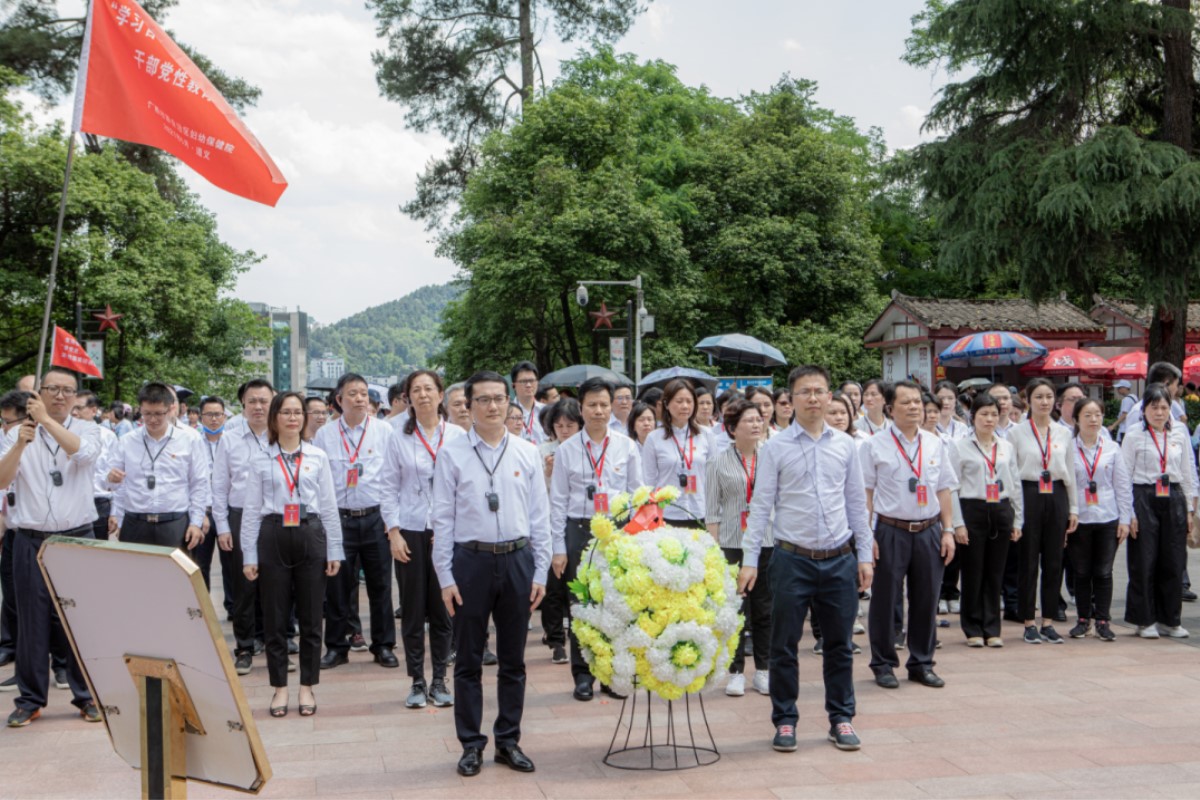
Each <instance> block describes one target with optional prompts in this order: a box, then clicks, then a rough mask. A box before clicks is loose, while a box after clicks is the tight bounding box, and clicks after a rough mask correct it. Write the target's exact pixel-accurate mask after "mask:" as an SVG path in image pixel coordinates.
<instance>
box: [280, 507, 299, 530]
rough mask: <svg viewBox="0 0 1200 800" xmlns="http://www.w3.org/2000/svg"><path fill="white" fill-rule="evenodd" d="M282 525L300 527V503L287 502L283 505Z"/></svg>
mask: <svg viewBox="0 0 1200 800" xmlns="http://www.w3.org/2000/svg"><path fill="white" fill-rule="evenodd" d="M283 527H285V528H298V527H300V504H299V503H287V504H285V505H284V507H283Z"/></svg>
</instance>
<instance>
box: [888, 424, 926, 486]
mask: <svg viewBox="0 0 1200 800" xmlns="http://www.w3.org/2000/svg"><path fill="white" fill-rule="evenodd" d="M888 432H889V433H891V434H892V441H894V442H895V443H896V449H897V450H899V451H900V455H902V456H904V460H905V461H907V462H908V468H909V469H911V470H912V473H913V475H916V476H917V478H918V479H920V477H921V448H922V447H923V446H924V442H922V441H921V432H920V431H917V462H916V464H914V463H913V460H912V459H911V458H909V457H908V451H906V450H905V449H904V445H902V444H900V439H899V438H898V437H897V436H896V432H895V431H888Z"/></svg>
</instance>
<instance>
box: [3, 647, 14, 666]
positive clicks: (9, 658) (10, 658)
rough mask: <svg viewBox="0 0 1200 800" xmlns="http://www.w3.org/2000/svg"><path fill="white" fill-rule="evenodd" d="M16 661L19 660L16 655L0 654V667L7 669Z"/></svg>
mask: <svg viewBox="0 0 1200 800" xmlns="http://www.w3.org/2000/svg"><path fill="white" fill-rule="evenodd" d="M16 660H17V656H16V654H15V653H9V652H7V651H6V652H4V653H0V667H7V666H8V665H9V664H12V663H14V662H15V661H16Z"/></svg>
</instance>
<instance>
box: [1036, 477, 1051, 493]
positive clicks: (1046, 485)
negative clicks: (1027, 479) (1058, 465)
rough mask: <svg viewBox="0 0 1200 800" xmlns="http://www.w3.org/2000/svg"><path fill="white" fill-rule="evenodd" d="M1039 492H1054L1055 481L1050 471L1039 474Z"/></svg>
mask: <svg viewBox="0 0 1200 800" xmlns="http://www.w3.org/2000/svg"><path fill="white" fill-rule="evenodd" d="M1038 494H1054V481H1052V480H1050V473H1049V472H1043V473H1042V474H1041V475H1039V476H1038Z"/></svg>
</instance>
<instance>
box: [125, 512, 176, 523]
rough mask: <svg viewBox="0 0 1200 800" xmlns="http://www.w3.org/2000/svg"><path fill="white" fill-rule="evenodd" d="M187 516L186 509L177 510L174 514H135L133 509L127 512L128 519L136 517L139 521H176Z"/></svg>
mask: <svg viewBox="0 0 1200 800" xmlns="http://www.w3.org/2000/svg"><path fill="white" fill-rule="evenodd" d="M186 516H187V512H186V511H176V512H175V513H174V514H135V513H134V512H132V511H127V512H125V518H126V519H135V520H137V521H138V522H149V523H159V522H175V521H177V520H181V519H183V518H184V517H186Z"/></svg>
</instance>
